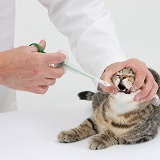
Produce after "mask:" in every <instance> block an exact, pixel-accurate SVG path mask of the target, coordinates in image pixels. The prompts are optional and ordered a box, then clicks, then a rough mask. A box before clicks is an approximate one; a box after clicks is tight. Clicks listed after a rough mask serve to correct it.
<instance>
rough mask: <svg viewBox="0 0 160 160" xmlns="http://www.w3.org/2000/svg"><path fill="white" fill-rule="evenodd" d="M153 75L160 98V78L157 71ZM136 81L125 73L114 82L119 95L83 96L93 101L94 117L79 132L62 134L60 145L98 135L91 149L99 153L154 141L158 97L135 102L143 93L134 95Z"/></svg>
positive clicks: (158, 122) (158, 119)
mask: <svg viewBox="0 0 160 160" xmlns="http://www.w3.org/2000/svg"><path fill="white" fill-rule="evenodd" d="M150 71H151V73H152V74H153V76H154V78H155V81H156V82H157V83H158V85H159V89H158V91H157V95H158V96H159V97H160V76H159V75H158V73H156V72H155V71H154V70H151V69H150ZM134 79H135V75H134V73H133V71H132V70H131V69H129V68H128V69H123V70H121V71H119V72H118V73H116V74H115V75H114V76H113V78H112V81H113V83H114V84H115V86H116V87H117V88H118V89H119V92H118V93H117V94H116V95H115V94H112V93H110V94H108V93H103V92H101V91H99V92H97V93H93V92H90V91H85V92H81V93H79V97H80V99H85V100H92V106H93V111H94V113H93V115H92V116H91V117H90V118H88V119H86V120H85V121H84V122H82V123H81V124H80V125H79V126H78V127H77V128H73V129H71V130H67V131H62V132H60V133H59V135H58V139H59V141H60V142H64V143H70V142H75V141H79V140H81V139H84V138H86V137H89V136H91V135H94V136H93V137H92V138H91V139H90V141H89V147H90V149H93V150H96V149H104V148H107V147H110V146H112V145H118V144H135V143H142V142H146V141H149V140H151V139H153V138H154V137H155V136H156V135H157V132H158V127H159V125H160V105H159V101H157V99H156V98H157V97H158V96H156V98H155V99H154V101H150V102H145V103H139V102H138V101H134V100H133V99H134V96H135V95H136V94H137V93H138V92H140V89H139V90H138V91H136V92H134V93H131V92H130V88H131V87H132V84H133V82H134ZM144 85H145V84H144ZM155 101H156V103H155ZM152 102H153V104H156V105H157V106H155V105H153V104H152ZM157 102H158V103H157Z"/></svg>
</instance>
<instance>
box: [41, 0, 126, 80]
mask: <svg viewBox="0 0 160 160" xmlns="http://www.w3.org/2000/svg"><path fill="white" fill-rule="evenodd" d="M39 1H40V2H41V3H42V4H43V5H44V6H45V7H47V8H48V11H49V17H50V19H51V21H52V22H53V23H54V24H55V26H56V27H57V29H58V30H59V31H60V32H61V33H63V34H64V35H66V36H67V37H68V38H69V44H70V47H71V49H72V52H73V54H74V56H75V58H76V60H77V61H78V62H79V64H80V65H81V66H82V67H83V68H84V69H85V70H86V71H87V72H89V73H91V74H93V75H95V76H97V77H100V76H101V74H102V72H103V71H104V69H105V68H106V67H107V66H108V65H110V64H111V63H114V62H117V61H123V60H125V55H124V53H123V51H122V48H121V46H120V44H119V41H118V38H117V35H116V31H115V26H114V24H113V22H112V20H111V15H110V13H109V12H108V11H106V9H105V8H104V4H103V1H101V0H88V1H86V0H81V1H75V0H57V1H56V0H55V1H52V0H48V1H46V0H39Z"/></svg>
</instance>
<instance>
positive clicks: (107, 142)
mask: <svg viewBox="0 0 160 160" xmlns="http://www.w3.org/2000/svg"><path fill="white" fill-rule="evenodd" d="M116 144H118V141H117V140H116V138H113V137H110V136H108V135H107V134H97V135H95V136H93V137H92V138H91V139H90V141H89V145H90V149H93V150H99V149H104V148H108V147H110V146H112V145H116Z"/></svg>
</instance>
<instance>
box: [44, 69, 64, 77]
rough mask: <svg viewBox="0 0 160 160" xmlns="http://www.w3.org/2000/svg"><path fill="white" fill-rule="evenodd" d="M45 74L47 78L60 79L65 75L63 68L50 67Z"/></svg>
mask: <svg viewBox="0 0 160 160" xmlns="http://www.w3.org/2000/svg"><path fill="white" fill-rule="evenodd" d="M45 74H46V78H60V77H62V75H63V74H64V69H63V68H62V67H52V66H48V67H47V69H46V71H45Z"/></svg>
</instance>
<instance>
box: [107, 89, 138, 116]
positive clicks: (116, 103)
mask: <svg viewBox="0 0 160 160" xmlns="http://www.w3.org/2000/svg"><path fill="white" fill-rule="evenodd" d="M138 92H140V90H138V91H136V92H134V93H131V94H124V93H123V92H118V93H117V94H116V95H114V94H110V100H109V105H110V107H111V109H112V110H113V111H115V112H116V113H117V114H123V113H126V112H129V111H132V110H134V109H136V108H138V107H139V102H137V101H134V97H135V95H136V94H137V93H138Z"/></svg>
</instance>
